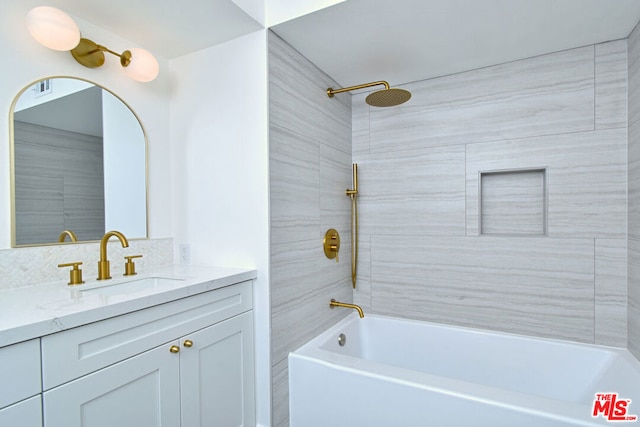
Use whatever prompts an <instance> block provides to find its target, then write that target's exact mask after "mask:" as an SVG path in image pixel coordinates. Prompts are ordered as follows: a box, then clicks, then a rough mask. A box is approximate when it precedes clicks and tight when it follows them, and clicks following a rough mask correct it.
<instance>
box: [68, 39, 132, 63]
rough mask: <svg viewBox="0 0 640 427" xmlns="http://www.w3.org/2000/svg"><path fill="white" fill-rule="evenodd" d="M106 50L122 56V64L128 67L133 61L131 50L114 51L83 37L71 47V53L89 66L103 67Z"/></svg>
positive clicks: (119, 56) (77, 59)
mask: <svg viewBox="0 0 640 427" xmlns="http://www.w3.org/2000/svg"><path fill="white" fill-rule="evenodd" d="M104 52H108V53H110V54H112V55H115V56H117V57H118V58H120V65H122V66H123V67H126V66H127V65H129V64H130V63H131V52H129V51H128V50H125V51H124V52H122V53H118V52H114V51H112V50H111V49H109V48H108V47H106V46H102V45H100V44H97V43H96V42H94V41H92V40H89V39H85V38H82V39H80V43H78V46H76V47H74V48H73V49H71V55H72V56H73V58H74V59H75V60H76V61H78V62H79V63H80V64H82V65H84V66H85V67H88V68H97V67H101V66H102V65H103V64H104Z"/></svg>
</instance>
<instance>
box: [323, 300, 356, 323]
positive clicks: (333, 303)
mask: <svg viewBox="0 0 640 427" xmlns="http://www.w3.org/2000/svg"><path fill="white" fill-rule="evenodd" d="M329 307H331V308H334V307H346V308H353V309H354V310H356V311H357V312H358V314H359V315H360V318H361V319H362V318H363V317H364V311H362V309H361V308H360V306H359V305H355V304H347V303H346V302H338V301H336V300H335V299H333V298H332V299H331V302H330V303H329Z"/></svg>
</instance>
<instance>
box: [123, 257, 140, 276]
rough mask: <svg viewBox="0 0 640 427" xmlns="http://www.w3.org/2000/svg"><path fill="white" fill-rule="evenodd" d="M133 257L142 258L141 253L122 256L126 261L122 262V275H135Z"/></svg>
mask: <svg viewBox="0 0 640 427" xmlns="http://www.w3.org/2000/svg"><path fill="white" fill-rule="evenodd" d="M135 258H142V255H129V256H126V257H124V259H126V260H127V262H126V263H125V264H124V275H125V276H135V275H136V274H138V273H136V264H135V263H134V262H133V259H135Z"/></svg>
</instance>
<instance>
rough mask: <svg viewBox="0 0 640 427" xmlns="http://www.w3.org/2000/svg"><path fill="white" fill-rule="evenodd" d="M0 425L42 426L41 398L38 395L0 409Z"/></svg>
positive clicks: (13, 426)
mask: <svg viewBox="0 0 640 427" xmlns="http://www.w3.org/2000/svg"><path fill="white" fill-rule="evenodd" d="M0 426H7V427H9V426H10V427H42V400H41V397H40V395H38V396H35V397H32V398H31V399H27V400H23V401H22V402H20V403H16V404H15V405H11V406H9V407H7V408H4V409H0Z"/></svg>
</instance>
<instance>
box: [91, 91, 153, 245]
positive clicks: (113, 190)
mask: <svg viewBox="0 0 640 427" xmlns="http://www.w3.org/2000/svg"><path fill="white" fill-rule="evenodd" d="M102 121H103V126H102V130H103V144H102V145H103V148H104V153H103V158H104V214H105V218H104V219H105V228H104V229H105V231H109V230H118V231H120V232H122V233H124V235H125V236H127V237H129V238H131V237H144V236H146V235H147V221H146V215H143V214H141V215H137V214H134V215H132V213H134V212H135V213H142V212H144V213H146V211H147V206H146V198H145V192H146V191H147V186H146V178H147V174H146V170H145V168H141V167H140V166H141V165H146V162H147V159H146V150H145V148H146V141H145V139H144V134H143V132H142V129H141V128H140V123H139V122H138V120H137V119H136V117H135V116H134V115H133V114H131V111H130V110H129V108H128V107H127V106H126V105H125V104H123V103H122V102H121V101H120V100H119V99H118V98H116V97H115V96H113V95H112V94H111V93H109V92H107V91H102Z"/></svg>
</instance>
